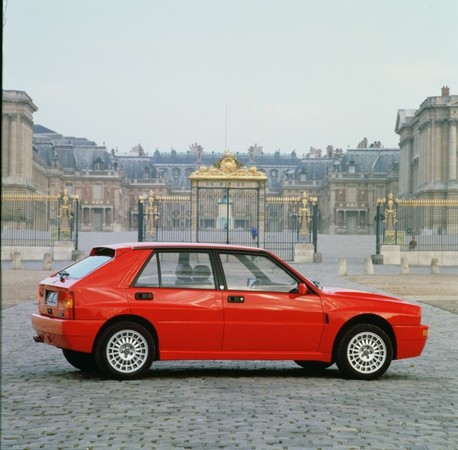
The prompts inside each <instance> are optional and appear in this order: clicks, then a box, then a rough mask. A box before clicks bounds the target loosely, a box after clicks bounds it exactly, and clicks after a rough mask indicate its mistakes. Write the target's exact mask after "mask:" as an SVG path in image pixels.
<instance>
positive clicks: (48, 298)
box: [45, 291, 57, 306]
mask: <svg viewBox="0 0 458 450" xmlns="http://www.w3.org/2000/svg"><path fill="white" fill-rule="evenodd" d="M45 305H48V306H57V292H55V291H46V292H45Z"/></svg>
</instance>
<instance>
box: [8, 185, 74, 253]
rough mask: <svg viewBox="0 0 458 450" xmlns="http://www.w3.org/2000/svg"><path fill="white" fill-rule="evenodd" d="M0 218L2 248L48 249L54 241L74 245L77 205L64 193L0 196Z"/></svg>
mask: <svg viewBox="0 0 458 450" xmlns="http://www.w3.org/2000/svg"><path fill="white" fill-rule="evenodd" d="M1 215H2V217H1V219H2V220H1V223H2V231H1V240H2V245H3V246H29V247H39V246H40V247H41V246H42V247H48V246H53V245H54V242H55V241H75V242H76V243H77V242H78V220H79V202H78V199H77V198H73V197H69V196H68V195H67V194H66V193H65V192H64V193H63V194H62V195H34V194H31V195H24V194H5V195H2V202H1ZM76 248H78V245H77V244H76Z"/></svg>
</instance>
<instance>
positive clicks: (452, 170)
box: [448, 120, 457, 181]
mask: <svg viewBox="0 0 458 450" xmlns="http://www.w3.org/2000/svg"><path fill="white" fill-rule="evenodd" d="M456 152H457V148H456V120H450V122H449V131H448V181H454V180H456Z"/></svg>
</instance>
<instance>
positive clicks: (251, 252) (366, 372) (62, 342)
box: [32, 242, 428, 379]
mask: <svg viewBox="0 0 458 450" xmlns="http://www.w3.org/2000/svg"><path fill="white" fill-rule="evenodd" d="M32 325H33V328H34V329H35V331H36V333H37V334H36V336H35V337H34V339H35V341H36V342H44V343H46V344H49V345H53V346H55V347H58V348H61V349H62V351H63V355H64V357H65V358H66V359H67V361H68V362H69V363H70V364H71V365H73V366H74V367H76V368H78V369H80V370H83V371H87V372H91V371H98V372H101V373H102V374H104V375H105V376H107V377H110V378H117V379H133V378H136V377H140V376H142V375H144V374H145V373H146V372H147V371H148V370H149V369H150V367H151V365H152V363H153V362H154V361H165V360H250V359H252V360H293V361H295V362H296V363H297V364H298V365H299V366H302V367H303V368H304V369H308V370H320V369H325V368H326V367H328V366H331V365H332V364H334V363H335V364H337V366H338V368H339V370H340V372H341V373H342V374H343V376H344V377H346V378H356V379H374V378H377V377H379V376H381V375H382V374H383V373H385V371H386V370H387V369H388V367H389V366H390V364H391V361H392V360H396V359H402V358H410V357H415V356H419V355H420V354H421V352H422V350H423V348H424V346H425V343H426V339H427V334H428V327H427V326H425V325H422V323H421V308H420V307H419V306H418V305H415V304H410V303H407V302H404V301H401V300H398V299H395V298H391V297H387V296H385V295H378V294H372V293H366V292H359V291H348V290H343V289H326V288H319V287H317V286H316V285H315V284H314V283H313V282H311V281H309V280H308V279H307V278H305V277H304V276H303V275H302V274H301V273H299V272H298V271H297V270H295V269H294V268H293V267H291V266H290V265H288V264H287V263H285V262H283V261H282V260H281V259H280V258H278V257H277V256H275V255H274V254H273V253H271V252H269V251H267V250H262V249H259V248H249V247H242V246H231V245H215V244H200V243H199V244H188V243H179V244H177V243H151V242H148V243H146V242H145V243H130V244H116V245H108V246H99V247H94V248H93V249H92V250H91V252H90V254H89V256H88V257H86V258H85V259H82V260H80V261H78V262H76V263H75V264H73V265H71V266H69V267H67V268H66V269H64V270H62V271H60V272H58V273H56V274H54V275H52V276H50V277H48V278H46V279H44V280H43V281H41V282H40V284H39V288H38V312H37V313H36V314H33V316H32Z"/></svg>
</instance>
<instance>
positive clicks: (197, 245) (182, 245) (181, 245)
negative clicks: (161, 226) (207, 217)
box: [93, 242, 266, 252]
mask: <svg viewBox="0 0 458 450" xmlns="http://www.w3.org/2000/svg"><path fill="white" fill-rule="evenodd" d="M93 248H111V249H113V250H121V249H124V250H128V249H132V250H135V249H148V248H151V249H161V250H164V249H168V248H170V249H171V248H173V249H207V250H252V251H261V252H266V250H264V249H262V248H258V247H252V246H245V245H230V244H215V243H203V242H124V243H114V244H105V245H95V246H94V247H93Z"/></svg>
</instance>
